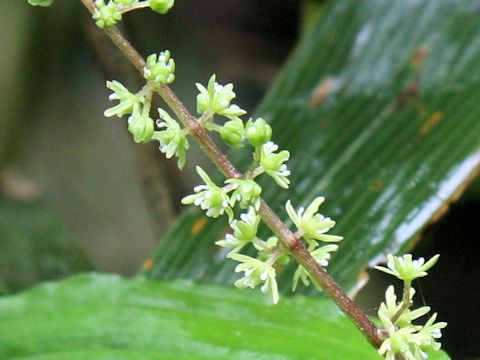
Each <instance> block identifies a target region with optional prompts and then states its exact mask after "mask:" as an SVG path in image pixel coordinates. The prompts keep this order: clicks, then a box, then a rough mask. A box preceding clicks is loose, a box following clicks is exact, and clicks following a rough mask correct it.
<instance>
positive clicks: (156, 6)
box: [148, 0, 175, 15]
mask: <svg viewBox="0 0 480 360" xmlns="http://www.w3.org/2000/svg"><path fill="white" fill-rule="evenodd" d="M148 3H149V5H150V8H151V9H152V10H153V11H155V12H157V13H159V14H162V15H163V14H166V13H167V12H168V11H169V10H170V9H171V8H172V7H173V5H174V3H175V1H174V0H148Z"/></svg>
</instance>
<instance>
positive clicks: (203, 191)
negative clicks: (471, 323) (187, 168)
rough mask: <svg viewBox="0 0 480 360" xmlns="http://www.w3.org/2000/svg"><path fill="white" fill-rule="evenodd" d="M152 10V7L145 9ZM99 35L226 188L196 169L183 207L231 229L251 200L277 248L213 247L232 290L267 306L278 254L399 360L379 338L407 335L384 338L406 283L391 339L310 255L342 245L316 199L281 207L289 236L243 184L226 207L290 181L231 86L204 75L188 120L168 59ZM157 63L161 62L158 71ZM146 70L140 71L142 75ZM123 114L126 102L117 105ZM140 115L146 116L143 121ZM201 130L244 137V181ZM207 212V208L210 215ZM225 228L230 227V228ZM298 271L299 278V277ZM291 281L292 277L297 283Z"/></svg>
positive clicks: (407, 301)
mask: <svg viewBox="0 0 480 360" xmlns="http://www.w3.org/2000/svg"><path fill="white" fill-rule="evenodd" d="M80 1H81V2H82V3H83V5H84V6H85V7H86V8H87V9H88V10H89V12H90V13H91V14H92V15H93V14H94V13H95V11H96V6H95V3H94V2H93V0H80ZM162 1H163V0H162ZM162 1H160V0H158V1H152V0H150V3H155V4H157V3H158V4H157V5H155V6H160V5H162V6H164V7H165V9H166V10H168V9H169V8H170V7H171V5H172V4H173V0H172V1H167V2H165V1H163V2H162ZM132 4H133V3H132ZM142 4H143V5H141V6H140V5H138V4H137V5H132V8H131V9H130V8H129V7H125V8H124V10H123V13H124V12H127V11H130V10H134V9H136V8H141V7H147V5H145V4H146V2H143V3H142ZM159 4H160V5H159ZM152 9H154V8H153V7H152ZM162 9H163V7H162ZM162 9H160V10H162ZM154 10H155V9H154ZM155 11H157V12H160V13H163V10H162V11H159V9H156V10H155ZM103 30H104V31H105V33H106V34H107V35H108V36H109V37H110V39H111V40H112V42H113V43H114V44H115V45H116V46H117V48H118V49H119V50H120V51H121V52H122V53H123V55H124V56H125V57H126V58H127V59H128V60H129V61H130V62H131V63H132V65H133V66H134V67H135V68H136V69H137V70H138V71H139V72H140V73H141V74H144V75H145V76H146V78H147V80H148V89H149V90H150V91H155V92H157V93H158V94H159V95H160V96H161V97H162V99H163V100H164V101H165V103H166V104H167V105H168V106H169V108H170V109H171V110H172V111H173V113H174V114H175V116H176V117H177V118H178V119H179V120H180V122H181V123H182V125H183V126H184V128H185V129H184V130H180V129H174V130H172V132H173V133H179V134H180V133H181V131H186V132H187V133H189V134H190V135H191V136H192V137H193V138H194V139H195V141H196V142H197V143H198V144H199V145H200V147H201V149H202V150H203V151H204V153H205V154H206V155H207V156H208V158H209V159H210V160H211V161H212V162H213V163H214V164H215V165H216V167H217V168H218V169H219V170H220V171H221V172H222V173H223V174H224V175H225V176H226V177H227V178H228V179H230V180H228V181H227V184H229V185H227V186H226V187H225V188H220V187H216V185H215V184H213V182H211V180H210V179H209V178H208V176H207V175H206V174H205V173H203V171H202V170H201V169H200V171H199V170H198V169H197V171H199V174H201V177H202V179H204V180H205V181H206V184H205V185H202V186H200V187H198V191H196V193H197V194H194V195H190V196H189V197H186V198H185V199H186V200H185V199H184V200H185V203H195V204H196V205H200V206H202V207H203V208H204V209H207V208H208V209H210V212H211V214H210V216H213V215H214V216H213V217H217V216H219V215H221V214H222V213H223V210H225V211H226V212H227V213H228V215H229V218H230V221H231V224H232V214H231V213H230V211H231V209H230V208H229V206H231V207H233V205H234V204H235V201H239V204H240V207H242V208H246V207H247V206H248V204H250V202H251V201H254V202H255V205H254V207H253V208H254V210H255V212H258V216H260V217H261V219H262V220H263V221H264V222H265V224H266V225H267V226H268V227H269V228H270V229H271V230H272V232H273V233H274V234H275V235H276V237H277V238H278V240H279V241H280V244H279V245H278V246H277V247H268V246H270V245H268V244H267V243H266V242H262V241H261V240H259V241H256V240H255V236H254V235H252V236H253V238H254V239H253V241H252V244H254V245H255V244H256V245H257V246H260V247H261V246H263V245H264V246H265V247H266V249H267V254H268V251H271V249H273V250H272V252H271V253H270V255H269V256H270V257H269V258H268V259H267V261H266V262H262V261H259V260H257V259H254V258H250V257H248V256H245V255H241V254H239V253H238V251H239V249H240V248H241V247H242V246H243V245H244V244H245V243H246V242H248V240H246V241H245V242H239V243H236V242H235V240H238V239H235V238H234V237H233V236H232V237H231V238H227V239H226V240H224V241H219V242H217V244H219V245H220V244H221V245H220V246H225V247H229V246H230V245H231V244H233V246H234V247H235V249H234V250H232V251H231V252H230V254H229V255H228V257H230V258H232V259H235V260H237V261H239V262H241V264H240V265H237V267H236V272H245V276H244V277H243V278H242V279H240V280H238V281H237V283H238V285H237V286H239V287H255V286H256V285H258V284H259V283H260V282H263V283H264V284H263V286H262V291H264V292H265V291H268V292H270V293H272V295H273V298H274V302H276V301H278V289H277V285H276V281H275V269H274V267H273V265H274V263H275V261H277V260H278V259H279V258H281V257H282V256H283V255H284V253H285V251H286V252H288V254H289V255H291V256H292V257H293V258H295V260H296V261H297V262H298V263H299V265H300V266H299V269H297V272H298V273H299V274H300V275H299V278H301V279H302V281H304V282H308V280H307V275H308V276H309V277H310V278H311V279H312V280H313V281H314V282H315V284H317V285H318V286H319V287H320V288H322V289H323V291H325V293H326V294H327V295H328V296H329V297H330V298H331V299H332V300H333V301H334V302H335V303H336V304H337V306H339V308H340V309H341V310H342V311H343V312H344V313H345V314H346V315H347V317H348V318H350V320H351V321H352V322H353V323H354V324H355V325H356V326H357V328H358V329H359V330H360V331H361V332H362V333H363V335H364V336H365V337H366V338H367V340H368V341H369V342H370V343H371V344H372V345H373V346H374V347H375V348H377V349H379V351H381V352H382V354H383V353H386V354H387V358H388V356H394V358H395V359H403V358H404V356H403V354H404V353H399V352H396V351H394V350H395V349H393V350H392V345H391V344H392V341H393V340H390V339H389V338H387V336H390V337H392V336H396V337H398V338H400V339H401V340H402V341H403V339H404V338H405V339H407V340H408V339H409V338H408V336H410V335H411V334H410V333H408V331H410V330H408V329H406V330H401V331H397V332H392V331H393V330H391V329H392V328H393V326H394V325H396V322H397V321H399V322H401V321H405V318H407V317H408V316H409V307H410V306H411V287H410V284H411V282H410V281H405V286H404V293H403V299H402V303H401V305H399V307H398V308H396V312H395V313H394V314H393V316H391V317H387V316H386V315H385V314H383V313H382V315H383V316H384V322H386V323H388V324H390V323H391V324H392V326H391V327H389V331H390V332H392V334H387V332H388V331H385V330H384V329H381V328H379V327H377V326H376V325H375V324H374V323H373V322H372V321H371V320H370V319H369V318H368V317H367V316H366V314H365V313H363V312H362V311H361V310H360V308H359V307H358V306H357V305H356V304H355V303H354V302H353V301H352V300H351V299H350V297H349V296H348V295H347V294H346V293H345V291H344V290H343V289H342V288H341V287H340V286H339V285H338V283H337V282H336V281H335V280H334V279H333V278H331V277H330V276H329V275H328V274H327V272H326V270H325V268H324V267H323V266H322V264H324V265H325V264H326V263H327V262H328V259H329V257H330V255H329V252H331V251H333V250H334V249H336V245H328V246H327V247H325V248H324V249H323V250H322V249H321V248H317V246H318V241H323V242H337V241H340V240H341V239H342V238H341V237H339V236H335V235H326V234H325V233H326V232H327V231H328V229H330V228H331V227H333V225H334V224H335V222H334V221H332V220H331V219H330V218H325V217H323V216H322V215H320V214H318V213H317V210H318V207H319V205H320V204H321V203H322V202H323V200H324V199H323V198H321V197H318V198H317V199H315V200H314V202H313V203H312V204H311V205H310V206H309V207H308V208H307V209H306V211H305V210H304V209H303V208H301V209H300V210H299V211H298V212H295V210H294V209H293V207H292V205H291V204H290V202H288V203H287V212H288V213H289V216H290V217H291V219H292V220H293V222H294V223H295V225H296V226H297V231H296V232H292V231H291V230H290V229H289V228H288V226H287V225H286V224H285V223H284V222H283V221H282V220H281V219H280V218H279V217H278V216H277V214H276V213H275V212H274V211H273V210H272V209H271V208H270V206H269V205H268V204H267V203H266V202H265V201H264V200H263V199H261V198H260V192H258V191H256V189H255V188H254V187H253V186H252V185H249V184H246V185H245V186H246V188H247V189H250V194H249V196H250V197H249V198H242V197H241V196H240V195H238V196H237V197H238V199H236V198H235V197H233V198H232V199H234V200H233V202H232V200H229V198H228V196H227V195H226V192H228V191H231V190H234V189H236V187H234V186H232V184H234V185H235V186H237V188H238V187H239V186H242V183H241V182H242V181H251V180H252V179H253V178H255V177H256V176H258V175H260V174H261V173H262V172H266V173H267V174H268V175H270V176H271V177H272V178H273V179H274V180H275V182H277V184H278V185H279V186H281V187H284V188H288V185H289V183H290V181H289V179H288V175H290V171H288V170H287V168H286V165H285V164H283V163H284V162H285V161H286V160H288V158H289V156H290V154H289V152H288V151H286V150H283V151H280V152H279V153H275V151H276V150H277V146H276V145H275V144H274V143H272V142H270V137H271V128H270V126H269V125H268V124H267V123H266V122H265V121H264V120H263V119H261V118H260V119H257V120H256V121H255V122H253V120H252V119H250V120H249V122H248V123H247V126H246V128H245V130H246V132H245V133H243V131H244V129H243V125H242V123H241V121H240V119H239V118H238V116H240V115H243V114H245V111H244V110H242V109H240V108H239V107H238V106H236V105H230V100H232V99H233V98H234V97H235V94H234V93H233V91H232V88H233V86H232V85H231V84H227V85H225V86H221V85H219V84H217V83H216V82H215V77H214V76H212V78H211V79H210V81H209V84H208V86H207V87H203V86H202V85H200V84H197V87H198V88H199V90H200V94H199V96H198V97H197V110H198V112H199V113H200V115H199V117H198V118H196V117H194V116H193V115H192V114H191V113H190V112H189V111H188V110H187V109H186V108H185V106H184V104H183V103H182V102H181V101H180V100H179V99H178V97H177V96H176V95H175V93H174V92H173V91H172V90H171V88H170V87H169V86H168V85H167V84H168V83H170V82H171V81H173V79H174V76H173V70H174V63H173V60H169V56H170V54H169V53H168V52H167V53H162V54H160V55H159V57H158V58H157V57H156V56H155V57H149V60H148V61H147V62H146V61H145V60H144V59H143V57H142V56H141V55H140V54H139V53H138V52H137V51H136V49H135V48H134V47H133V46H132V45H131V44H130V42H129V41H128V40H126V39H125V37H124V36H123V35H122V34H121V32H120V31H119V30H118V28H116V27H115V26H106V27H104V28H103ZM160 59H161V60H160ZM157 61H158V62H157ZM160 61H162V62H163V63H161V64H159V62H160ZM148 67H149V68H148ZM146 68H147V72H145V71H146V70H145V69H146ZM148 95H149V96H148V99H150V97H151V96H150V95H151V93H149V94H148ZM117 108H118V106H117ZM123 108H128V103H125V104H124V106H123ZM123 108H122V107H120V108H119V110H118V111H121V110H122V109H123ZM149 108H150V106H149V104H148V109H149ZM214 114H218V115H222V116H225V117H227V118H229V119H230V121H229V123H228V125H227V123H226V124H225V125H224V128H223V129H226V128H227V126H228V128H227V130H229V131H227V133H226V134H222V127H220V126H218V125H216V124H210V121H212V118H213V116H214ZM144 115H145V116H147V115H148V114H144ZM161 117H162V116H161ZM163 118H164V119H168V114H164V116H163ZM172 121H173V120H172ZM162 124H163V125H162V126H163V127H166V128H167V129H168V127H169V126H170V127H171V125H169V121H166V122H164V123H162ZM226 125H227V126H226ZM209 126H210V127H211V129H213V130H215V131H218V132H219V133H220V135H221V136H222V138H223V139H224V140H225V141H226V142H227V144H228V145H229V146H232V147H240V146H243V145H241V144H240V142H241V141H242V140H243V138H244V137H246V139H247V140H248V141H249V143H250V144H251V145H252V146H253V147H254V148H255V152H254V159H253V164H252V167H251V168H250V169H249V170H248V171H247V172H246V173H245V174H242V173H241V172H239V171H238V170H237V169H236V168H235V167H234V166H233V164H232V163H231V162H230V161H229V160H228V158H227V156H226V155H225V154H224V153H223V152H222V151H221V150H220V149H219V148H218V146H217V145H216V144H215V142H214V141H213V139H212V138H211V137H210V135H208V133H207V131H206V130H207V129H208V127H209ZM142 130H143V128H142ZM224 135H225V137H224ZM158 136H161V135H158ZM163 136H164V138H163V141H164V147H165V149H166V152H167V154H169V156H172V155H173V154H174V152H175V150H176V148H175V147H173V146H171V147H168V146H169V143H167V140H168V139H170V137H169V136H170V135H169V134H167V133H165V134H164V135H163ZM142 139H143V138H142ZM142 139H140V140H142ZM229 142H230V143H229ZM168 149H170V150H168ZM179 161H181V163H183V162H184V160H182V159H180V157H179ZM179 164H180V162H179ZM202 175H203V176H202ZM229 186H230V188H229ZM234 196H235V195H234ZM252 199H253V200H252ZM212 204H213V205H212ZM212 206H214V207H213V208H212ZM222 206H223V208H224V209H223V208H222ZM252 211H253V210H252ZM255 212H252V213H251V214H250V216H251V218H252V219H255V216H256V215H255ZM207 215H208V212H207ZM245 221H247V220H245ZM252 221H256V220H252ZM233 224H235V223H234V222H233ZM238 224H240V223H238ZM253 224H255V223H253ZM234 226H235V225H234ZM238 226H240V225H238ZM242 226H243V227H244V228H243V230H244V231H247V230H246V228H245V226H252V224H247V223H246V222H244V223H243V225H242ZM236 230H237V231H238V232H239V233H240V232H241V229H240V228H239V227H237V229H236ZM302 237H303V238H305V240H306V242H307V244H308V248H307V246H306V244H305V243H304V242H303V241H301V238H302ZM275 241H276V240H275ZM259 244H260V245H259ZM262 244H263V245H262ZM312 254H313V255H315V256H316V258H315V257H314V256H312ZM435 261H436V259H434V260H431V261H429V262H428V263H427V264H425V265H423V263H422V264H420V265H419V266H418V267H417V268H415V269H414V270H416V271H417V273H418V274H420V275H418V274H417V276H424V275H422V274H423V273H422V271H424V270H425V269H427V268H429V267H431V266H432V265H433V264H434V262H435ZM409 264H410V263H409ZM397 265H398V264H397ZM417 265H418V264H417V263H415V262H414V263H413V265H412V266H414V267H415V266H417ZM389 268H390V266H389ZM402 270H404V269H400V272H401V271H402ZM407 270H408V271H410V270H411V269H410V268H408V269H407ZM395 271H396V270H395ZM305 272H306V273H307V274H305ZM386 272H389V273H392V271H390V270H389V269H387V271H386ZM392 274H393V273H392ZM425 274H426V273H425ZM393 275H395V274H393ZM299 278H297V281H298V279H299ZM294 286H295V285H294ZM391 303H392V301H390V304H391ZM395 306H396V305H395ZM422 311H423V310H422ZM410 313H411V314H413V313H414V312H413V311H412V312H410ZM390 315H391V314H390ZM415 315H417V314H415ZM420 315H422V314H420ZM420 315H418V316H420ZM410 316H411V315H410ZM432 318H433V320H429V322H427V325H428V326H427V325H426V326H425V329H426V330H422V329H417V328H415V329H414V330H415V331H417V333H415V334H414V335H412V336H415V337H416V338H415V339H414V340H415V341H417V342H418V341H419V340H417V338H420V337H423V338H422V339H424V340H423V341H424V344H423V345H422V346H425V347H428V346H431V347H432V348H435V347H436V346H437V343H435V341H434V340H433V339H434V338H436V336H437V335H438V333H439V332H440V329H441V328H442V327H444V326H445V325H443V324H444V323H437V324H434V323H433V322H434V320H435V317H432ZM402 319H403V320H402ZM394 330H395V329H394ZM395 331H396V330H395ZM412 331H413V330H412ZM412 336H410V337H412ZM408 341H410V340H408ZM415 351H417V352H418V353H419V354H421V353H422V348H420V347H418V348H416V349H415ZM405 354H407V355H408V354H409V353H407V352H405ZM415 356H417V353H415Z"/></svg>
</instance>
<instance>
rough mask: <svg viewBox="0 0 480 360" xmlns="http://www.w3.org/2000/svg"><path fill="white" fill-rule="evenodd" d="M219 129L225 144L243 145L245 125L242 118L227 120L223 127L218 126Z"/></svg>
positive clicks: (237, 146)
mask: <svg viewBox="0 0 480 360" xmlns="http://www.w3.org/2000/svg"><path fill="white" fill-rule="evenodd" d="M218 131H219V133H220V136H221V138H222V139H223V141H225V144H227V145H228V146H230V147H231V148H234V149H235V148H241V147H243V143H242V141H243V139H245V127H244V125H243V121H242V120H241V119H240V118H238V117H234V118H232V119H231V120H229V121H227V122H225V124H223V126H222V127H219V128H218Z"/></svg>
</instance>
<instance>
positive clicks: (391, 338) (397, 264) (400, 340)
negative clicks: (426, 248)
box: [375, 254, 447, 360]
mask: <svg viewBox="0 0 480 360" xmlns="http://www.w3.org/2000/svg"><path fill="white" fill-rule="evenodd" d="M438 257H439V255H435V256H434V257H432V258H431V259H430V260H429V261H427V262H426V263H425V260H424V259H423V258H420V259H418V260H412V255H410V254H406V255H403V256H401V257H394V256H392V255H388V262H387V267H383V266H376V267H375V268H376V269H378V270H380V271H383V272H386V273H387V274H390V275H393V276H395V277H397V278H398V279H400V280H403V282H404V289H403V291H404V293H403V299H402V301H400V302H397V297H396V296H395V292H394V288H393V286H390V287H388V289H387V291H386V294H385V302H384V303H382V304H381V305H380V308H379V310H378V317H379V318H380V321H381V322H382V325H383V328H384V331H385V332H386V334H388V336H385V339H384V341H383V343H382V345H381V346H380V348H379V349H378V352H379V354H380V355H383V356H384V357H385V358H386V359H387V360H395V359H396V358H397V357H396V356H397V355H402V356H403V357H404V358H405V359H406V360H423V359H427V358H428V355H427V353H426V351H428V350H439V349H440V347H441V344H440V342H438V341H437V340H438V339H439V338H440V337H441V336H442V332H441V329H443V328H444V327H445V326H447V323H445V322H437V323H435V320H436V319H437V314H436V313H435V314H433V315H432V316H431V317H430V318H429V319H428V320H427V322H426V323H425V324H424V325H416V324H413V323H412V321H414V320H416V319H418V318H420V317H422V316H424V315H426V314H427V313H429V312H430V307H428V306H422V307H420V308H418V309H415V310H410V309H409V307H410V306H411V305H412V299H413V296H414V295H415V290H414V289H413V288H411V283H412V281H413V280H414V279H417V278H419V277H423V276H426V275H427V272H426V271H427V270H428V269H430V268H431V267H432V266H433V265H435V263H436V262H437V260H438Z"/></svg>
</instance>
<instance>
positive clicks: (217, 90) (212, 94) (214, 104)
mask: <svg viewBox="0 0 480 360" xmlns="http://www.w3.org/2000/svg"><path fill="white" fill-rule="evenodd" d="M195 85H196V86H197V89H198V90H199V91H200V93H199V94H198V95H197V112H198V113H199V114H203V113H205V112H207V111H210V112H211V113H213V114H218V115H223V116H226V117H228V118H230V119H234V118H236V117H238V116H242V115H245V114H246V113H247V112H246V111H245V110H242V109H240V108H239V107H238V106H237V105H230V102H231V101H232V100H233V99H234V98H235V93H234V92H233V85H232V84H227V85H220V84H218V83H217V82H215V75H212V77H211V78H210V80H209V81H208V85H207V87H206V88H205V86H203V85H201V84H198V83H197V84H195Z"/></svg>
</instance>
